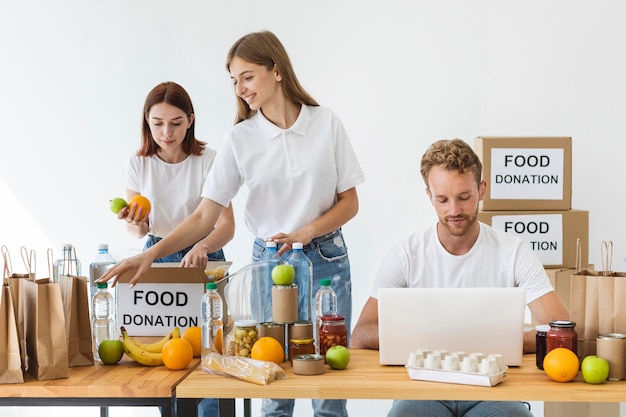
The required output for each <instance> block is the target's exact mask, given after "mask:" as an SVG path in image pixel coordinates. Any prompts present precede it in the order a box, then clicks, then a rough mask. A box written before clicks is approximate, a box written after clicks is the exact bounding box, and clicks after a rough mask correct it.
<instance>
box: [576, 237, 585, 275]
mask: <svg viewBox="0 0 626 417" xmlns="http://www.w3.org/2000/svg"><path fill="white" fill-rule="evenodd" d="M582 252H583V249H582V244H581V243H580V238H576V261H575V265H574V266H575V267H576V273H577V274H578V273H579V272H580V271H582V263H583V260H582V257H583V253H582Z"/></svg>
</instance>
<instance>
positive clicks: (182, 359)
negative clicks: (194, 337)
mask: <svg viewBox="0 0 626 417" xmlns="http://www.w3.org/2000/svg"><path fill="white" fill-rule="evenodd" d="M161 356H162V357H163V364H164V365H165V366H166V367H167V368H168V369H172V370H180V369H185V368H187V367H188V366H189V364H190V363H191V360H192V359H193V348H192V347H191V343H189V341H187V339H182V338H180V339H170V340H169V341H168V342H167V343H166V344H165V346H163V351H162V352H161Z"/></svg>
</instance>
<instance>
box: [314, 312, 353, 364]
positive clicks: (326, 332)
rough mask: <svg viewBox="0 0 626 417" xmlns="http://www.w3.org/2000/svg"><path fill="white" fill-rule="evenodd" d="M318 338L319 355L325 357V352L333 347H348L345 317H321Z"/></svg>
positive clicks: (332, 315) (339, 315) (329, 315)
mask: <svg viewBox="0 0 626 417" xmlns="http://www.w3.org/2000/svg"><path fill="white" fill-rule="evenodd" d="M319 337H320V340H319V343H320V355H326V351H327V350H328V349H330V348H331V347H333V346H337V345H341V346H345V347H348V329H347V328H346V318H345V316H343V315H341V314H328V315H325V316H322V318H321V323H320V331H319Z"/></svg>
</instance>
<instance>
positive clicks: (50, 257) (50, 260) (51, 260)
mask: <svg viewBox="0 0 626 417" xmlns="http://www.w3.org/2000/svg"><path fill="white" fill-rule="evenodd" d="M46 255H47V257H48V276H49V277H50V280H51V281H52V280H53V275H54V256H53V253H52V248H48V250H47V251H46Z"/></svg>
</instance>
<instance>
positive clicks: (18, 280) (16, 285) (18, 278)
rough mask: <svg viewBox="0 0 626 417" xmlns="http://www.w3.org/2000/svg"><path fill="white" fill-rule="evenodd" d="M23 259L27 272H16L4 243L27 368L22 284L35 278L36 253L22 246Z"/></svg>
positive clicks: (7, 280) (10, 285) (5, 271)
mask: <svg viewBox="0 0 626 417" xmlns="http://www.w3.org/2000/svg"><path fill="white" fill-rule="evenodd" d="M21 251H22V260H23V261H24V265H25V266H26V271H27V272H26V273H20V274H17V273H14V272H13V265H12V263H11V256H10V255H9V250H8V249H7V247H6V246H4V245H2V258H3V260H4V281H5V282H8V285H9V287H10V293H11V298H12V302H13V309H14V311H15V322H16V326H17V338H18V343H19V347H20V355H21V359H22V369H23V370H26V368H27V367H28V363H27V359H26V340H25V338H24V300H23V297H22V295H21V294H22V292H21V291H20V286H21V285H22V283H23V282H24V281H26V280H28V279H29V278H30V277H31V276H32V277H33V279H34V272H33V271H31V265H32V264H33V261H34V257H35V253H34V252H33V251H31V252H30V254H28V251H27V250H26V248H24V247H22V248H21Z"/></svg>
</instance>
